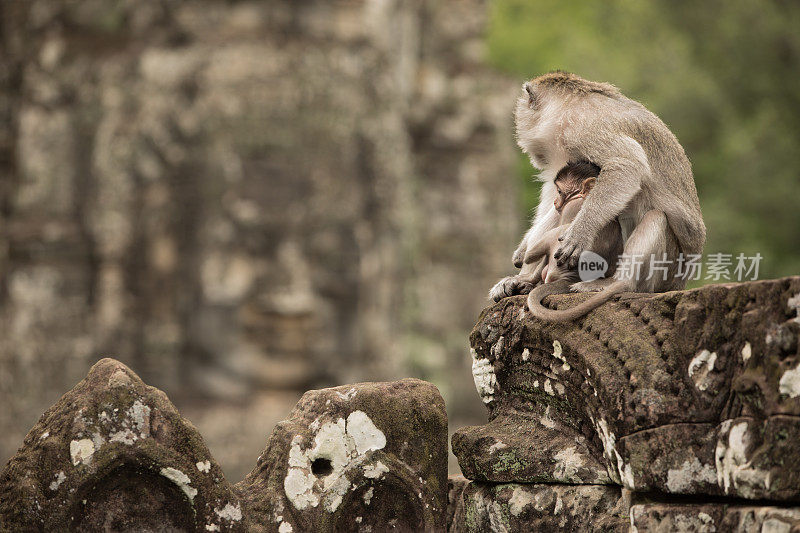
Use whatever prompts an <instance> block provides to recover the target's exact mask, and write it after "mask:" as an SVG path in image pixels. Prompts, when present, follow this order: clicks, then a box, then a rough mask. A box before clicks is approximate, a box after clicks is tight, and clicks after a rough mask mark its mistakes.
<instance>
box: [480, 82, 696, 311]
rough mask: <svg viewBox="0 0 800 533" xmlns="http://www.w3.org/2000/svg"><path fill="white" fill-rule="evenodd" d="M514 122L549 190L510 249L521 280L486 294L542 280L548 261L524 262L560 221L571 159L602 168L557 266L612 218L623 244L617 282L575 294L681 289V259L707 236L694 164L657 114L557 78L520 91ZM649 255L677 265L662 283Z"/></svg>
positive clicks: (499, 294)
mask: <svg viewBox="0 0 800 533" xmlns="http://www.w3.org/2000/svg"><path fill="white" fill-rule="evenodd" d="M515 123H516V134H517V144H518V145H519V146H520V148H522V151H523V152H525V153H526V154H528V156H529V157H530V160H531V163H532V164H533V166H534V167H535V168H537V169H540V170H541V171H542V172H541V174H540V175H539V178H540V179H541V180H542V181H543V182H544V183H543V185H542V190H541V194H540V202H539V207H538V208H537V211H536V217H535V218H534V222H533V225H532V226H531V228H530V229H529V230H528V232H527V233H526V234H525V236H524V237H523V239H522V242H521V243H520V245H519V247H518V248H517V250H516V251H515V252H514V256H513V262H514V265H515V266H517V267H522V268H521V270H520V273H519V274H518V275H516V276H511V277H508V278H504V279H502V280H500V281H499V282H498V283H497V284H496V285H495V286H494V287H493V288H492V290H491V291H490V292H489V296H490V297H491V298H493V299H494V300H496V301H497V300H500V299H501V298H503V297H505V296H510V295H513V294H524V293H527V292H530V290H531V289H532V288H533V287H535V286H536V285H538V284H539V283H541V281H542V278H541V273H542V268H543V266H544V262H543V261H538V262H532V263H529V264H524V259H525V256H526V255H527V252H528V249H529V248H530V247H532V246H534V245H535V244H536V243H537V242H538V241H539V240H540V238H541V236H542V235H543V234H544V233H545V232H547V231H549V230H550V229H552V228H553V227H555V226H556V224H557V223H558V221H559V217H558V212H557V211H556V209H555V207H554V206H553V200H554V199H555V196H556V191H555V186H554V184H553V179H554V178H555V174H556V172H557V171H558V169H560V168H561V167H563V166H564V165H565V164H566V163H567V162H568V161H581V160H586V161H591V162H592V163H594V164H596V165H597V166H599V167H600V168H601V171H600V174H599V176H598V178H597V184H596V186H595V187H594V189H593V190H592V193H591V194H590V195H589V196H588V197H587V198H586V201H585V202H584V204H583V206H582V208H581V209H580V212H579V213H578V214H577V216H576V218H575V220H574V221H573V222H572V224H571V225H570V226H569V229H567V230H566V231H565V232H564V233H563V234H562V235H561V236H560V241H561V246H560V248H559V249H558V250H557V251H556V253H555V254H554V255H555V257H556V259H557V263H558V264H559V265H566V266H567V267H568V268H574V267H575V265H577V262H578V258H579V257H580V254H581V252H583V251H584V250H587V249H589V247H590V246H591V244H592V243H593V241H594V239H595V237H596V236H597V233H598V231H599V230H600V229H602V228H603V227H604V226H606V225H607V224H608V223H609V222H610V221H612V220H614V219H615V218H616V219H617V220H619V222H620V224H621V226H622V232H623V236H627V238H626V241H625V249H624V252H623V255H622V256H621V262H620V264H619V265H618V268H617V271H616V273H615V274H614V278H610V279H603V280H596V281H592V282H578V283H575V284H573V285H572V286H571V289H572V290H574V291H592V290H601V289H603V288H611V287H609V285H611V283H612V282H613V285H614V286H613V289H614V290H613V291H612V292H613V293H614V294H615V293H618V292H624V291H636V292H654V291H666V290H676V289H681V288H683V287H684V286H685V284H686V281H685V280H684V279H682V278H681V277H679V276H676V275H674V274H675V265H676V260H677V258H678V254H679V253H681V252H682V253H684V254H699V253H701V251H702V249H703V245H704V244H705V235H706V230H705V225H704V224H703V217H702V214H701V212H700V203H699V201H698V199H697V190H696V189H695V185H694V178H693V176H692V169H691V165H690V164H689V160H688V159H687V157H686V154H685V153H684V151H683V148H682V147H681V145H680V144H679V143H678V140H677V139H676V138H675V136H674V135H673V134H672V132H670V131H669V129H668V128H667V126H666V125H665V124H664V123H663V122H661V120H659V118H658V117H656V116H655V115H654V114H653V113H651V112H650V111H648V110H647V109H645V107H644V106H642V105H641V104H639V103H638V102H635V101H633V100H631V99H629V98H626V97H625V96H624V95H623V94H622V93H620V91H619V90H618V89H617V88H616V87H614V86H613V85H610V84H607V83H598V82H593V81H588V80H584V79H583V78H581V77H579V76H576V75H574V74H569V73H566V72H551V73H549V74H545V75H543V76H540V77H538V78H535V79H533V80H531V81H529V82H527V83H525V84H524V85H523V87H522V95H521V97H520V98H519V99H518V101H517V107H516V111H515ZM651 254H653V255H654V256H655V257H656V258H658V259H659V260H663V259H665V260H667V261H671V263H670V264H671V265H672V267H671V270H670V275H668V276H667V279H666V280H665V279H663V277H664V276H661V275H659V274H655V275H650V266H651V265H650V257H651ZM664 254H666V255H664ZM637 257H638V258H639V259H638V260H639V261H642V262H643V264H642V265H641V268H640V269H638V270H639V271H638V275H636V276H629V277H626V275H625V274H630V272H631V271H632V270H635V269H633V268H631V267H632V266H633V265H631V264H630V259H631V258H637ZM625 261H628V262H629V264H628V265H626V264H625ZM611 295H612V294H609V297H610V296H611ZM606 299H607V298H606Z"/></svg>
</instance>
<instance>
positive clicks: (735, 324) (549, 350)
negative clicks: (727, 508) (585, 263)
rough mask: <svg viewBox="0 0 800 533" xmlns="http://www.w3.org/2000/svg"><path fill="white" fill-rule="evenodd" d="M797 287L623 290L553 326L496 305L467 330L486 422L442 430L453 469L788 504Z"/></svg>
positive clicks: (798, 383)
mask: <svg viewBox="0 0 800 533" xmlns="http://www.w3.org/2000/svg"><path fill="white" fill-rule="evenodd" d="M798 295H800V277H791V278H784V279H779V280H771V281H761V282H751V283H740V284H726V285H713V286H708V287H703V288H700V289H695V290H689V291H680V292H671V293H664V294H628V295H623V297H621V298H620V299H619V300H617V301H612V302H610V303H607V304H605V305H604V306H602V307H600V308H599V309H596V310H595V311H593V312H592V313H590V314H589V315H587V316H586V317H584V318H582V319H580V320H578V321H577V322H575V323H564V324H552V323H545V322H541V321H539V320H537V319H534V318H532V317H531V316H530V314H529V313H527V312H526V311H525V309H524V305H525V297H512V298H507V299H505V300H502V301H501V302H499V303H497V304H495V305H493V306H491V307H489V308H487V309H486V310H484V312H483V314H482V315H481V317H480V319H479V321H478V324H477V325H476V326H475V329H474V330H473V332H472V334H471V337H470V340H471V344H472V349H473V359H474V365H473V369H474V376H475V382H476V386H477V388H478V391H479V393H480V394H481V397H482V398H483V400H484V402H485V403H486V404H487V407H488V409H489V418H490V422H489V423H488V424H487V425H484V426H477V427H468V428H464V429H461V430H459V431H458V432H457V433H456V435H454V437H453V451H454V452H455V454H456V456H457V457H458V459H459V464H460V465H461V467H462V469H463V471H464V473H465V475H466V476H467V477H470V478H472V479H475V480H482V481H493V482H509V481H518V482H530V481H537V482H542V481H546V482H555V483H603V482H612V483H615V484H620V485H623V486H624V487H625V488H627V489H630V490H634V491H641V492H650V491H657V492H663V493H673V494H705V495H712V496H730V497H738V498H749V499H769V500H782V501H800V454H798V453H796V449H793V446H795V443H796V442H798V437H800V367H799V366H798V365H800V353H799V352H798V342H797V340H798V332H800V322H798V316H797V308H798V302H800V298H798ZM587 297H588V296H587V295H578V294H575V295H564V296H558V297H551V298H550V299H549V300H548V301H549V304H550V305H551V306H553V305H554V306H555V307H569V306H572V305H574V304H575V303H577V302H579V301H582V300H583V299H585V298H587ZM567 450H570V453H569V454H567V453H566V451H567ZM602 471H605V472H606V473H607V476H606V478H604V477H603V476H602V474H601V472H602Z"/></svg>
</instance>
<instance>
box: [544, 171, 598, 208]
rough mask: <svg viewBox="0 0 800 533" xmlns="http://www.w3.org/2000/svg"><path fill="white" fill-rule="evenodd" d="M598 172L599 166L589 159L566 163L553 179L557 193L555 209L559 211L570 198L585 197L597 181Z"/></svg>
mask: <svg viewBox="0 0 800 533" xmlns="http://www.w3.org/2000/svg"><path fill="white" fill-rule="evenodd" d="M599 174H600V167H598V166H597V165H595V164H594V163H591V162H589V161H578V162H575V163H568V164H567V165H565V166H564V167H563V168H562V169H561V170H559V171H558V174H556V179H555V181H554V184H555V186H556V192H557V195H556V199H555V201H554V202H553V205H554V206H555V208H556V211H558V212H559V213H561V212H562V211H563V209H564V207H565V206H566V205H567V204H568V203H570V202H571V201H572V200H576V199H579V198H585V197H586V195H587V194H589V193H590V192H591V190H592V188H594V186H595V184H596V183H597V176H598V175H599ZM581 203H582V202H581ZM578 208H580V207H579V206H578Z"/></svg>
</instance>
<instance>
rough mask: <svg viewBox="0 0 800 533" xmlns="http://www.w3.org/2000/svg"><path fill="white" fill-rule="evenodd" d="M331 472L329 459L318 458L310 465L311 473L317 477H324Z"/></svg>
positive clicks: (331, 466)
mask: <svg viewBox="0 0 800 533" xmlns="http://www.w3.org/2000/svg"><path fill="white" fill-rule="evenodd" d="M331 472H333V465H332V464H331V460H330V459H325V458H324V457H319V458H318V459H314V461H313V462H312V463H311V473H312V474H314V475H315V476H317V477H325V476H327V475H329V474H330V473H331Z"/></svg>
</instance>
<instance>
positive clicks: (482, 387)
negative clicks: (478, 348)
mask: <svg viewBox="0 0 800 533" xmlns="http://www.w3.org/2000/svg"><path fill="white" fill-rule="evenodd" d="M472 355H473V360H472V379H473V380H474V381H475V388H476V389H477V390H478V394H479V395H480V397H481V400H482V401H483V403H487V404H488V403H491V402H492V401H493V400H494V393H495V387H497V376H495V373H494V367H493V366H492V363H490V362H489V360H488V359H477V354H476V353H475V350H474V349H473V350H472Z"/></svg>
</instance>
